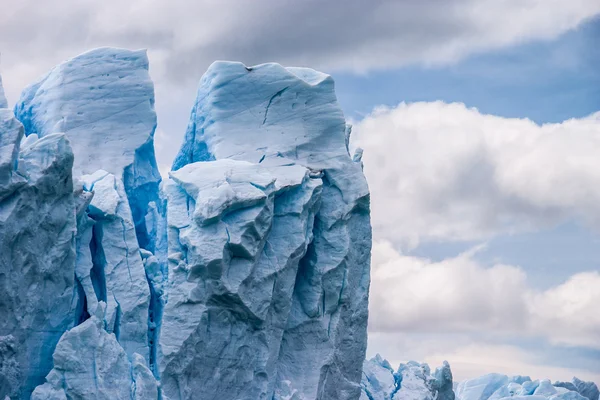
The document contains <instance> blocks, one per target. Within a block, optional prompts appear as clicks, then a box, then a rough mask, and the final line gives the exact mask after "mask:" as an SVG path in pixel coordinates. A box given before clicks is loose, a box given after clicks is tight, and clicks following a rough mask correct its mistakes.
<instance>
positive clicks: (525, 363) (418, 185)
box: [0, 0, 600, 382]
mask: <svg viewBox="0 0 600 400" xmlns="http://www.w3.org/2000/svg"><path fill="white" fill-rule="evenodd" d="M0 9H1V10H2V12H1V13H0V52H1V59H0V73H2V76H3V81H4V86H5V90H6V94H7V97H8V99H9V101H10V102H12V103H14V102H15V101H16V100H17V98H18V96H19V93H20V91H21V90H22V89H23V87H24V86H26V85H27V84H28V83H31V82H32V81H33V80H34V79H36V78H37V77H38V76H40V75H41V74H43V73H44V72H45V71H47V70H48V69H49V68H51V67H52V66H54V65H55V64H57V63H59V62H61V61H63V60H65V59H67V58H70V57H72V56H75V55H77V54H79V53H81V52H83V51H85V50H88V49H90V48H93V47H98V46H118V47H127V48H147V49H148V54H149V57H150V62H151V71H150V73H151V75H152V77H153V79H154V81H155V84H156V95H157V100H156V108H157V113H158V117H159V127H158V130H157V133H156V147H157V153H158V158H159V163H160V165H161V169H162V170H163V171H166V170H168V165H169V164H170V162H171V158H172V157H173V156H174V154H175V153H176V151H177V149H178V146H179V143H180V140H181V137H182V135H183V132H184V130H185V126H186V124H187V118H188V116H189V110H190V109H191V106H192V102H193V99H194V95H195V90H196V84H197V82H198V80H199V79H200V77H201V76H202V74H203V72H204V71H205V70H206V68H207V67H208V65H209V64H210V63H211V62H212V61H214V60H217V59H230V60H239V61H243V62H245V63H246V64H248V65H252V64H256V63H261V62H268V61H276V62H279V63H281V64H284V65H295V66H309V67H313V68H318V69H321V70H323V71H325V72H328V73H330V74H332V75H333V77H334V79H335V80H336V87H337V93H338V98H339V101H340V104H341V105H342V107H343V109H344V111H345V113H346V115H347V117H348V119H349V120H351V121H352V122H353V123H354V125H355V129H354V136H353V141H352V145H353V146H355V147H356V146H360V147H363V148H364V149H365V153H364V158H363V160H364V162H365V173H366V175H367V179H368V181H369V185H370V188H371V191H372V217H373V226H374V247H373V263H372V285H371V303H370V325H369V350H368V351H369V356H372V355H373V354H375V352H380V353H382V355H383V356H384V357H386V358H388V359H389V360H390V361H391V362H392V363H393V364H397V363H399V362H401V361H408V360H409V359H415V360H418V361H427V362H429V363H431V364H433V365H439V364H440V363H441V362H442V361H443V360H444V359H447V360H448V361H449V362H450V364H451V365H452V368H453V371H454V374H455V377H456V378H457V379H464V378H467V377H472V376H476V375H480V374H483V373H486V372H492V371H497V372H503V373H507V374H528V375H531V376H533V377H540V378H541V377H549V378H552V379H570V378H571V377H572V376H573V375H578V376H579V377H581V378H584V379H594V380H596V381H597V382H600V312H598V304H600V290H599V289H600V243H599V239H600V156H599V155H600V114H595V112H596V111H600V69H599V68H598V65H600V47H599V46H598V38H599V37H600V2H598V1H595V0H504V1H498V0H428V1H422V0H394V1H391V0H390V1H386V0H344V1H342V0H335V1H322V0H302V1H283V0H254V1H246V0H202V1H195V2H190V1H185V0H170V1H159V0H131V1H122V0H119V1H117V0H105V1H103V2H97V1H92V0H56V1H52V2H39V1H35V0H21V1H7V0H0Z"/></svg>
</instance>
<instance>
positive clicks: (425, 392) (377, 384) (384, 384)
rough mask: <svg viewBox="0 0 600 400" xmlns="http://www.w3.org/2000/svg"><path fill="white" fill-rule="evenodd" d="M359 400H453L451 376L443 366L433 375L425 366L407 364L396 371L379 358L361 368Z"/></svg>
mask: <svg viewBox="0 0 600 400" xmlns="http://www.w3.org/2000/svg"><path fill="white" fill-rule="evenodd" d="M361 386H362V392H361V397H360V400H454V398H455V397H454V391H453V390H452V372H451V370H450V365H449V364H448V363H447V362H444V365H443V366H442V367H439V368H437V369H436V370H435V372H434V373H433V374H431V371H430V369H429V365H427V364H419V363H417V362H415V361H410V362H408V363H406V364H400V366H399V367H398V370H397V371H394V369H393V368H392V367H391V365H390V363H389V362H388V361H387V360H385V359H383V358H382V357H381V356H380V355H379V354H377V355H376V356H375V357H373V358H372V359H370V360H366V361H365V362H364V364H363V377H362V381H361Z"/></svg>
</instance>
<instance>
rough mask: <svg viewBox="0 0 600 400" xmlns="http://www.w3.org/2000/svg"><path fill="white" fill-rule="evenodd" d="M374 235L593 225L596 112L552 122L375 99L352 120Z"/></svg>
mask: <svg viewBox="0 0 600 400" xmlns="http://www.w3.org/2000/svg"><path fill="white" fill-rule="evenodd" d="M352 143H353V145H354V146H360V147H362V148H363V149H364V150H365V152H364V157H363V160H364V163H365V173H366V175H367V180H368V182H369V186H370V188H371V193H372V218H373V225H374V233H375V235H376V236H377V237H380V238H387V239H393V241H394V243H395V244H396V245H400V246H401V247H402V248H404V249H410V248H413V247H415V246H416V245H418V243H419V242H420V241H422V240H426V241H427V240H428V241H463V240H480V239H482V238H486V237H492V236H494V235H498V234H506V233H516V232H525V231H536V230H539V229H544V228H548V227H551V226H554V225H555V224H558V223H560V222H563V221H567V220H573V219H576V220H578V221H580V222H583V223H585V224H587V225H588V226H590V227H593V228H596V229H600V186H599V185H598V182H600V158H598V155H597V149H598V148H599V146H600V112H599V113H596V114H594V115H591V116H589V117H587V118H583V119H571V120H568V121H564V122H563V123H560V124H545V125H541V126H540V125H537V124H535V123H533V122H531V121H530V120H527V119H511V118H502V117H497V116H492V115H485V114H481V113H480V112H478V111H477V110H476V109H473V108H466V107H465V106H464V105H463V104H458V103H453V104H446V103H442V102H433V103H413V104H404V103H403V104H400V105H399V106H397V107H395V108H379V109H376V110H375V111H374V112H373V113H372V114H371V115H369V116H367V117H366V118H365V119H363V120H362V121H360V122H359V123H358V124H356V125H355V127H354V130H353V140H352Z"/></svg>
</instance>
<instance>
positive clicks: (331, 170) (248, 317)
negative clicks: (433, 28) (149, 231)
mask: <svg viewBox="0 0 600 400" xmlns="http://www.w3.org/2000/svg"><path fill="white" fill-rule="evenodd" d="M349 134H350V129H349V128H347V127H346V123H345V120H344V116H343V114H342V111H341V109H340V107H339V105H338V103H337V99H336V97H335V92H334V83H333V80H332V79H331V78H330V77H329V76H328V75H325V74H322V73H319V72H316V71H314V70H310V69H306V68H283V67H282V66H280V65H278V64H263V65H259V66H256V67H246V66H244V65H243V64H240V63H233V62H216V63H214V64H213V65H212V66H211V67H210V68H209V69H208V71H207V72H206V73H205V74H204V76H203V77H202V79H201V82H200V87H199V89H198V96H197V100H196V104H195V105H194V107H193V109H192V113H191V117H190V122H189V125H188V129H187V132H186V135H185V139H184V143H183V145H182V147H181V150H180V152H179V154H178V156H177V157H176V159H175V161H174V163H173V170H174V171H175V172H173V173H172V177H173V179H174V180H176V179H177V172H178V171H180V170H182V169H185V168H186V167H185V166H186V165H197V164H198V163H206V164H211V162H214V160H217V162H220V161H225V160H237V161H245V162H248V163H252V165H255V166H254V167H253V168H257V167H256V164H258V165H260V166H265V168H267V167H268V168H271V166H276V167H281V166H285V165H290V166H295V167H298V166H302V167H304V168H306V169H307V170H308V174H309V176H314V177H315V178H319V179H320V180H322V189H321V193H320V196H319V199H320V201H319V203H318V204H319V206H318V208H317V209H314V210H312V211H311V212H310V213H306V214H305V215H296V216H294V217H292V215H294V214H291V215H290V214H287V213H286V214H284V216H287V220H283V221H282V222H279V219H280V218H278V217H279V216H278V215H277V213H275V214H274V215H273V217H272V218H271V219H272V221H270V222H269V223H267V222H262V221H265V218H267V217H268V216H269V214H270V213H271V212H270V211H269V210H268V209H266V211H264V210H265V207H266V206H265V205H263V203H260V205H259V206H256V205H255V206H252V207H250V208H249V209H248V210H247V211H244V213H250V212H251V211H252V210H253V211H252V213H253V214H252V215H249V216H247V217H246V216H244V217H243V221H244V226H245V225H246V224H247V222H245V221H246V220H247V219H249V220H251V221H256V222H252V224H258V225H257V227H260V228H261V230H258V229H257V233H254V234H253V236H255V237H256V238H255V239H253V240H252V243H258V244H259V247H258V250H259V251H260V250H262V253H259V255H260V256H259V257H258V258H257V259H256V258H255V257H254V254H255V253H254V251H255V250H254V247H250V248H248V247H247V246H245V245H242V246H240V245H239V244H238V243H236V242H235V241H236V240H237V241H239V239H238V238H237V237H236V236H235V235H232V234H231V232H229V236H228V231H230V229H229V227H227V229H225V225H226V224H227V222H226V221H225V220H226V217H223V219H222V220H219V222H218V223H214V224H213V223H210V224H208V225H202V224H203V223H206V221H208V222H210V221H212V220H213V219H215V218H217V217H218V216H219V215H220V213H222V212H224V211H227V210H228V209H230V208H231V207H237V206H236V204H238V206H239V207H241V205H239V204H243V205H244V206H245V204H252V202H255V201H259V197H260V196H261V194H260V193H259V192H260V190H262V189H260V186H261V184H262V183H258V184H257V185H256V186H257V188H254V189H251V188H249V187H247V188H240V189H239V190H237V189H236V188H235V187H233V186H234V185H230V186H232V187H227V186H225V187H216V188H212V189H210V191H209V194H208V195H207V196H208V198H217V199H221V198H223V199H228V200H226V201H221V202H216V204H213V203H212V202H211V201H212V200H209V201H205V200H204V199H203V195H202V191H200V194H199V196H198V198H196V197H195V196H194V193H189V192H190V190H188V188H186V187H185V185H184V186H180V185H177V186H175V185H173V184H170V185H168V186H167V187H168V192H169V218H168V221H169V261H170V265H172V267H170V268H169V270H170V272H169V273H170V274H171V273H173V274H176V273H178V274H182V275H181V276H182V277H188V278H186V279H183V278H178V279H176V278H175V277H173V278H174V279H171V278H170V279H169V281H170V282H169V284H170V285H171V286H170V290H172V291H173V292H175V293H176V292H183V293H189V295H187V296H183V295H182V297H181V298H180V299H177V300H174V299H173V297H172V295H171V293H170V294H169V302H168V303H167V306H166V308H165V311H164V320H163V326H162V335H161V345H162V350H163V357H164V358H163V360H162V362H161V371H163V374H164V375H163V382H164V383H163V384H164V385H165V392H166V393H167V394H168V395H169V396H171V397H173V398H181V399H189V398H192V393H194V392H195V391H196V390H204V391H205V392H203V393H207V397H208V394H210V395H214V394H215V393H218V390H229V391H230V392H231V393H237V392H235V391H239V390H242V388H243V387H245V385H247V384H246V383H243V382H250V381H252V382H253V383H252V391H250V392H249V393H248V394H247V397H239V398H248V399H251V398H263V397H264V398H271V397H273V393H294V394H293V396H295V397H294V398H297V399H314V398H321V399H357V398H358V397H359V396H360V386H359V382H360V376H361V365H362V361H363V358H364V354H365V348H366V327H367V301H368V287H369V259H370V248H371V228H370V222H369V193H368V188H367V184H366V181H365V178H364V176H363V174H362V165H361V163H360V154H358V155H357V156H356V158H355V160H353V159H352V158H351V157H350V154H349V153H348V147H347V144H348V136H349ZM279 171H281V169H280V170H279ZM271 173H273V174H274V175H275V176H278V174H279V173H280V172H278V171H273V172H271ZM279 179H281V177H279V178H278V180H279ZM262 185H264V184H262ZM175 189H177V190H175ZM311 190H312V189H310V188H303V189H300V192H306V191H308V193H310V192H311ZM183 192H186V193H187V195H185V194H184V193H183ZM265 194H266V193H265ZM299 195H300V194H298V195H297V196H299ZM221 196H222V197H221ZM290 196H291V195H290V194H286V198H285V199H281V200H280V201H278V197H277V196H276V197H275V206H274V207H275V210H277V208H278V204H279V203H280V202H281V201H285V203H283V204H286V206H285V208H289V207H288V204H293V203H296V202H298V201H299V200H298V199H295V198H291V197H290ZM267 198H268V196H267ZM303 198H306V196H304V197H303ZM198 201H199V202H200V204H198ZM303 201H305V200H303ZM264 204H269V203H264ZM188 210H189V211H188ZM244 210H245V209H244ZM174 214H175V215H174ZM265 214H266V215H265ZM232 215H236V214H235V213H233V214H232ZM254 215H256V217H255V216H254ZM313 215H314V217H313ZM240 218H241V217H240ZM237 224H238V222H235V225H237ZM265 224H266V228H265V227H263V225H265ZM298 224H300V225H301V226H302V227H303V229H304V227H307V228H308V229H310V230H311V232H309V233H308V234H307V235H306V237H305V238H304V242H301V243H300V245H297V244H296V243H295V242H294V246H290V245H291V243H290V241H291V239H294V240H295V241H297V240H300V239H302V238H301V237H298V236H299V235H298V234H296V233H292V232H295V231H298V228H294V227H295V226H297V225H298ZM230 226H231V225H230ZM262 230H266V231H268V233H267V234H265V233H262ZM269 230H270V231H269ZM192 231H193V232H196V231H198V232H200V233H194V234H191V232H192ZM198 235H200V236H201V237H203V238H205V239H204V240H203V241H202V242H201V243H200V242H198V241H196V240H195V238H196V237H198ZM265 235H266V237H267V239H266V240H265V239H264V237H265ZM280 236H283V237H285V238H286V239H285V240H284V243H279V242H275V243H276V244H277V245H278V246H283V247H282V248H278V247H275V246H274V245H273V244H272V243H273V242H274V241H275V239H276V238H277V239H279V241H281V238H280ZM228 237H230V238H232V239H233V238H235V239H233V240H231V243H230V244H228V242H227V241H228V240H229V239H228ZM262 242H264V244H263V243H262ZM224 244H226V245H227V247H226V248H225V251H223V250H222V249H223V245H224ZM304 247H305V250H304V249H303V248H304ZM178 248H180V250H178ZM297 249H300V250H301V251H299V252H298V251H297ZM232 252H233V253H232ZM238 253H239V255H241V257H240V256H238ZM297 253H300V254H297ZM248 254H250V256H251V258H250V261H251V263H250V264H252V266H250V265H248ZM270 254H273V255H274V256H271V255H270ZM291 254H293V255H294V257H292V258H291V260H292V261H293V262H291V261H289V260H288V259H289V258H290V255H291ZM275 256H276V258H275ZM244 257H245V258H244ZM264 258H273V260H274V261H275V263H276V264H275V265H282V264H285V265H286V266H288V265H289V267H286V269H281V267H275V271H276V273H275V274H272V273H269V271H271V270H273V268H274V267H273V266H272V264H273V262H272V261H270V262H267V263H264V262H263V261H262V260H263V259H264ZM298 258H299V259H298ZM296 264H297V265H296ZM175 271H177V272H175ZM180 271H181V272H180ZM184 271H185V272H184ZM223 271H227V273H228V274H229V275H231V274H232V273H234V277H235V279H234V280H230V279H226V277H227V276H225V278H224V277H223V275H222V274H223ZM253 274H255V275H257V276H258V277H261V276H264V278H260V279H258V278H254V277H253ZM170 276H171V275H170ZM197 277H198V278H199V279H200V281H199V282H197V283H196V282H195V281H194V280H195V279H198V278H197ZM248 277H250V278H248ZM190 279H191V280H192V281H193V282H190ZM267 279H271V280H273V282H272V283H270V286H269V284H267V283H266V282H268V280H267ZM255 281H256V283H255ZM258 283H260V285H258ZM248 286H249V287H250V288H251V290H253V291H255V293H256V294H255V296H257V297H256V300H253V299H252V298H251V297H248V298H247V300H246V299H244V297H243V294H244V293H245V292H246V291H247V290H249V289H247V287H248ZM232 290H233V291H232ZM232 293H233V294H235V295H234V296H233V297H232V296H231V294H232ZM269 299H276V300H277V302H276V303H275V304H272V305H271V308H269V306H268V304H270V303H269V301H270V300H269ZM174 302H177V303H176V304H174ZM189 308H199V309H202V310H203V311H202V313H198V312H194V313H193V314H194V315H197V316H198V317H197V319H195V320H194V319H191V318H184V317H183V316H184V315H189V314H190V313H188V312H186V311H185V310H187V309H189ZM271 309H273V310H274V311H276V312H275V313H274V314H272V313H271V311H270V310H271ZM201 315H204V317H202V318H201ZM264 316H266V318H267V319H266V320H265V319H264V318H265V317H264ZM257 327H258V328H260V329H257ZM209 328H210V329H209ZM188 331H189V332H192V333H191V334H187V333H186V332H188ZM263 331H266V332H267V333H265V334H263V333H261V332H263ZM250 332H252V333H253V334H252V335H250V334H249V333H250ZM269 332H272V333H269ZM280 332H281V334H280ZM258 333H260V336H257V335H258ZM175 338H177V339H175ZM194 345H195V346H200V348H201V349H223V350H219V351H218V352H213V350H210V351H209V352H208V353H206V354H202V356H198V353H195V354H194V355H192V354H190V353H192V351H191V346H194ZM203 351H204V350H203ZM219 360H225V361H219ZM236 360H238V361H239V362H238V363H236ZM241 360H243V361H241ZM175 368H177V369H175ZM175 371H176V372H175ZM198 371H200V375H201V376H206V377H207V378H205V379H207V380H206V381H204V380H203V381H202V383H200V382H198V383H195V382H194V381H192V379H191V378H192V376H195V374H196V373H197V372H198ZM215 374H216V375H215ZM219 374H221V375H219ZM210 376H215V377H214V378H211V379H208V377H210ZM224 376H226V377H227V378H224ZM234 377H235V378H234ZM240 377H241V379H240ZM253 377H254V378H253ZM169 382H172V383H169ZM257 396H258V397H257ZM260 396H263V397H260ZM281 396H283V394H282V395H281ZM208 398H210V397H208Z"/></svg>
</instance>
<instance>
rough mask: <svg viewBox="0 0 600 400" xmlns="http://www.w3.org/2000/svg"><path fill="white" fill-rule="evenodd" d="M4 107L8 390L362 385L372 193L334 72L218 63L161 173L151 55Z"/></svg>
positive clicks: (349, 393)
mask: <svg viewBox="0 0 600 400" xmlns="http://www.w3.org/2000/svg"><path fill="white" fill-rule="evenodd" d="M7 104H8V103H7V101H6V99H5V98H4V94H3V91H2V90H1V84H0V246H1V249H0V287H1V290H2V293H3V296H2V297H1V298H0V310H1V312H2V316H3V318H2V319H0V398H2V399H4V398H5V397H8V398H9V399H29V398H32V399H36V400H43V399H46V400H48V399H87V398H95V399H153V398H157V399H158V398H161V399H171V400H173V399H268V400H271V399H281V400H283V399H287V400H292V399H294V400H302V399H317V398H318V399H354V400H356V399H358V398H359V397H360V396H361V385H360V380H361V374H362V368H361V367H362V361H363V359H364V355H365V347H366V327H367V303H368V288H369V260H370V249H371V228H370V221H369V192H368V188H367V185H366V181H365V179H364V176H363V173H362V164H361V162H360V153H358V154H357V155H355V156H354V157H351V155H350V154H349V153H348V140H349V135H350V127H348V126H346V123H345V120H344V117H343V114H342V112H341V110H340V108H339V105H338V103H337V100H336V97H335V93H334V85H333V80H332V79H331V78H330V77H329V76H328V75H325V74H322V73H319V72H316V71H313V70H310V69H300V68H283V67H281V66H280V65H278V64H264V65H260V66H256V67H252V68H248V67H246V66H244V65H243V64H240V63H230V62H217V63H214V64H213V65H212V66H211V67H210V68H209V70H208V71H207V72H206V74H205V75H204V76H203V78H202V80H201V82H200V86H199V89H198V96H197V99H196V102H195V104H194V105H193V108H192V113H191V116H190V122H189V126H188V129H187V132H186V135H185V139H184V142H183V144H182V146H181V150H180V152H179V154H178V156H177V158H176V160H175V161H174V164H173V171H171V172H170V174H169V177H165V178H166V179H165V180H164V181H163V182H162V183H161V177H160V175H159V173H158V169H157V167H156V160H155V157H154V146H153V135H154V130H155V128H156V114H155V112H154V89H153V84H152V81H151V80H150V77H149V74H148V59H147V57H146V54H145V52H144V51H129V50H121V49H112V48H102V49H97V50H93V51H90V52H88V53H85V54H82V55H80V56H78V57H75V58H73V59H71V60H68V61H66V62H64V63H63V64H60V65H58V66H57V67H55V68H54V69H52V70H51V71H50V72H48V74H46V75H45V76H44V77H42V78H41V79H40V80H38V81H37V82H35V83H34V84H32V85H30V86H29V87H28V88H26V89H25V90H24V91H23V93H22V95H21V98H20V99H19V100H18V102H17V104H16V106H15V108H14V114H13V111H11V110H8V108H7ZM4 317H6V318H4Z"/></svg>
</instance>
